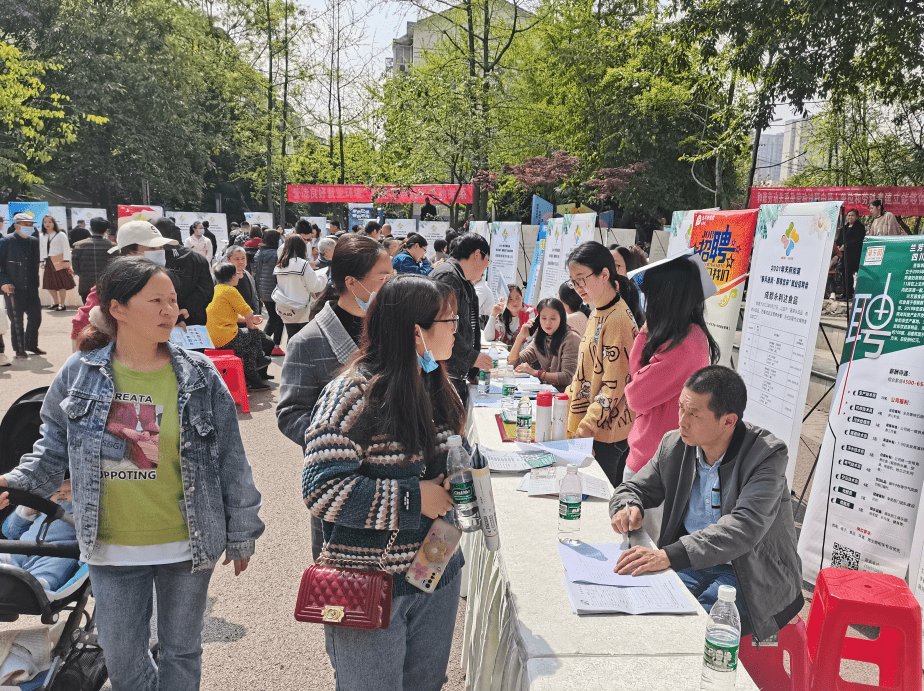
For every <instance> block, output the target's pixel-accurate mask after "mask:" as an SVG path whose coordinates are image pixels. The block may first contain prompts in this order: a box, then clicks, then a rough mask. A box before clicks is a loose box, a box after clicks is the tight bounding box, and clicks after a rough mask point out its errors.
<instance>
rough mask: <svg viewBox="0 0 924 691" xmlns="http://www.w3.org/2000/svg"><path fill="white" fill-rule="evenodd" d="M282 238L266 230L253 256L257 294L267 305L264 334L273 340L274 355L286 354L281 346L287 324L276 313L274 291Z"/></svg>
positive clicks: (273, 231) (272, 231)
mask: <svg viewBox="0 0 924 691" xmlns="http://www.w3.org/2000/svg"><path fill="white" fill-rule="evenodd" d="M280 240H281V237H280V235H279V233H278V232H276V231H275V230H268V231H266V232H265V233H263V242H262V243H261V244H260V247H259V248H258V249H257V253H256V254H255V255H254V257H253V277H254V281H255V282H256V288H257V295H259V298H260V300H261V301H262V302H263V305H264V306H265V307H266V315H267V321H266V326H265V327H263V334H264V335H265V336H266V337H267V338H269V339H271V340H272V342H273V350H272V354H273V355H285V353H283V352H282V350H281V349H280V348H279V344H280V343H282V333H283V331H285V325H284V324H283V321H282V319H281V318H280V317H279V314H277V313H276V303H275V302H274V301H273V291H274V290H276V276H275V275H274V274H273V270H274V269H275V268H276V262H277V257H278V254H277V252H278V250H279V244H280Z"/></svg>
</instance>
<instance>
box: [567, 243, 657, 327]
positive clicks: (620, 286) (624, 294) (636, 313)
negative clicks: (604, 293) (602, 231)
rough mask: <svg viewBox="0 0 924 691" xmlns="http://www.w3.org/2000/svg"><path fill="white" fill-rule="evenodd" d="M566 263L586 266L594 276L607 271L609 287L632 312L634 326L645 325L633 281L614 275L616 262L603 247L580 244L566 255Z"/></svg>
mask: <svg viewBox="0 0 924 691" xmlns="http://www.w3.org/2000/svg"><path fill="white" fill-rule="evenodd" d="M567 263H568V265H569V266H570V265H571V264H581V265H582V266H586V267H587V268H588V269H590V270H591V271H592V272H593V273H594V275H599V274H600V273H602V272H603V270H604V269H607V270H608V271H609V274H610V285H612V286H613V288H615V290H616V292H617V293H619V296H620V297H621V298H622V299H623V300H625V301H626V307H628V308H629V311H630V312H632V316H633V317H634V318H635V324H636V326H639V327H641V325H642V324H644V323H645V313H644V312H643V311H642V307H641V304H640V301H639V297H638V288H637V287H636V285H635V281H631V280H629V279H628V278H626V277H625V276H621V275H619V274H618V273H616V261H615V260H614V259H613V255H612V254H610V251H609V250H608V249H606V247H605V246H604V245H602V244H600V243H599V242H597V241H596V240H591V241H589V242H582V243H581V244H580V245H578V246H577V247H575V248H574V250H573V251H572V252H571V254H570V255H568V262H567Z"/></svg>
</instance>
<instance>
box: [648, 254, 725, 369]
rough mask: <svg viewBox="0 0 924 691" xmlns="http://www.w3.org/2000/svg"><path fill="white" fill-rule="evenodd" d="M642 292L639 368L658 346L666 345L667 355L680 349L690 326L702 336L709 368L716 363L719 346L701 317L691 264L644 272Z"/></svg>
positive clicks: (701, 303)
mask: <svg viewBox="0 0 924 691" xmlns="http://www.w3.org/2000/svg"><path fill="white" fill-rule="evenodd" d="M642 292H643V293H645V300H646V302H645V313H646V317H647V324H648V339H647V340H646V341H645V347H644V348H642V367H644V366H645V365H647V364H648V363H649V362H651V357H652V356H653V355H654V354H655V353H656V352H658V349H659V348H661V347H662V346H664V345H667V347H666V348H665V349H664V350H665V351H667V350H671V349H672V348H675V347H677V346H678V345H680V344H681V343H682V342H683V339H685V338H686V337H687V336H688V335H689V333H690V330H691V328H692V326H693V325H694V324H695V325H696V326H698V327H699V328H700V329H702V331H703V333H704V334H705V335H706V340H707V341H708V343H709V362H710V364H713V365H714V364H716V363H717V362H718V361H719V346H718V344H716V342H715V339H713V338H712V334H710V333H709V327H707V326H706V320H705V318H704V317H703V308H704V306H705V298H704V297H703V284H702V282H701V281H700V278H699V269H697V268H696V265H695V264H694V263H693V262H692V261H687V260H685V259H680V260H677V261H672V262H668V263H667V264H662V265H661V266H656V267H655V268H653V269H648V270H647V271H646V272H645V276H644V279H643V280H642Z"/></svg>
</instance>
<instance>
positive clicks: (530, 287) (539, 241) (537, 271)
mask: <svg viewBox="0 0 924 691" xmlns="http://www.w3.org/2000/svg"><path fill="white" fill-rule="evenodd" d="M547 225H548V222H547V221H543V222H542V223H541V224H540V225H539V235H538V236H537V237H536V246H535V248H534V249H533V261H532V263H531V264H530V265H529V278H528V279H527V280H526V292H525V293H523V302H525V303H526V304H527V305H534V306H535V305H536V304H538V303H539V300H538V294H537V292H536V291H538V290H539V285H540V283H541V282H542V260H543V259H544V258H545V237H546V226H547Z"/></svg>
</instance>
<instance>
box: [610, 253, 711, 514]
mask: <svg viewBox="0 0 924 691" xmlns="http://www.w3.org/2000/svg"><path fill="white" fill-rule="evenodd" d="M642 292H643V293H644V294H645V300H646V302H645V314H646V320H645V326H643V327H642V329H641V331H639V334H638V336H636V338H635V343H633V345H632V351H631V352H630V353H629V370H630V372H631V374H632V381H631V382H630V383H629V384H627V385H626V400H627V401H628V402H629V408H631V409H632V411H633V412H634V413H635V423H634V424H633V425H632V430H631V431H630V432H629V455H628V457H627V458H626V471H625V473H624V475H623V477H624V478H625V479H629V478H630V477H632V476H633V475H635V473H637V472H638V471H640V470H641V469H642V468H644V467H645V464H646V463H648V461H650V460H651V459H652V458H654V455H655V452H656V451H657V450H658V445H659V444H660V443H661V439H662V438H663V437H664V435H665V434H666V433H668V432H670V431H671V430H675V429H677V428H678V426H679V421H678V405H679V401H680V392H681V390H682V389H683V384H684V382H685V381H686V380H687V379H689V377H690V376H691V375H692V374H693V373H694V372H696V371H697V370H699V369H701V368H703V367H706V366H708V365H714V364H716V363H717V362H718V360H719V347H718V345H716V342H715V340H714V339H713V338H712V335H711V334H710V333H709V329H708V327H707V326H706V320H705V319H704V318H703V308H704V298H703V285H702V282H701V281H700V275H699V269H698V268H697V266H696V264H695V263H694V262H693V261H691V260H690V259H687V258H686V257H681V258H678V259H676V260H674V261H671V262H668V263H666V264H662V265H660V266H657V267H655V268H653V269H648V270H646V271H645V275H644V278H643V279H642ZM646 515H647V512H646Z"/></svg>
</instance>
